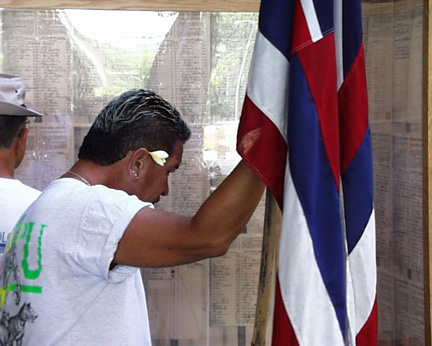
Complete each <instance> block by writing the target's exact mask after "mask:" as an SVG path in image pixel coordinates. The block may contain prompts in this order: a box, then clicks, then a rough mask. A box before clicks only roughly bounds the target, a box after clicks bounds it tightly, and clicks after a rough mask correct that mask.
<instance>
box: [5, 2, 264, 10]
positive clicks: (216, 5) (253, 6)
mask: <svg viewBox="0 0 432 346" xmlns="http://www.w3.org/2000/svg"><path fill="white" fill-rule="evenodd" d="M259 4H260V0H176V1H174V0H149V1H146V0H141V1H140V0H124V1H120V0H110V1H102V0H66V1H61V0H0V7H5V8H7V7H9V8H40V9H57V8H59V9H65V8H80V9H99V10H102V9H104V10H149V11H158V10H159V11H162V10H164V11H175V12H186V11H201V12H257V11H258V10H259Z"/></svg>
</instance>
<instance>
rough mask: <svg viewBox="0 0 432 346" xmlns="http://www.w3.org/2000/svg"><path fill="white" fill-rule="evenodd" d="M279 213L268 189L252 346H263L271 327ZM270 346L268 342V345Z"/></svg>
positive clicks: (279, 227)
mask: <svg viewBox="0 0 432 346" xmlns="http://www.w3.org/2000/svg"><path fill="white" fill-rule="evenodd" d="M281 219H282V217H281V211H280V208H279V206H278V204H277V202H276V200H275V198H274V196H273V194H272V193H271V192H270V190H269V189H267V192H266V206H265V219H264V232H263V240H262V253H261V269H260V281H259V284H258V297H257V306H256V310H255V324H254V331H253V336H252V346H265V345H266V340H267V338H268V334H269V332H271V327H272V323H269V322H272V317H273V305H272V304H273V301H274V300H273V299H272V298H273V297H274V288H275V280H276V268H277V258H278V250H279V236H280V229H281ZM268 344H270V342H269V343H268Z"/></svg>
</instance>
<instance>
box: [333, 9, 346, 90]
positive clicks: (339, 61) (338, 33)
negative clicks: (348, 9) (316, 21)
mask: <svg viewBox="0 0 432 346" xmlns="http://www.w3.org/2000/svg"><path fill="white" fill-rule="evenodd" d="M334 23H335V41H336V42H335V43H336V69H337V89H338V90H339V88H340V86H341V85H342V83H343V80H344V77H343V67H344V66H343V50H342V49H343V42H342V0H334Z"/></svg>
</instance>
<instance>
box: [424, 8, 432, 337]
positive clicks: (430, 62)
mask: <svg viewBox="0 0 432 346" xmlns="http://www.w3.org/2000/svg"><path fill="white" fill-rule="evenodd" d="M430 9H431V0H424V1H423V126H422V127H423V256H424V305H425V345H431V342H432V337H431V335H432V330H431V328H432V326H431V320H432V316H431V309H430V304H431V301H432V299H431V298H432V297H431V286H432V285H431V268H432V262H431V258H430V254H431V252H432V251H431V245H432V238H431V233H430V229H431V226H432V224H431V221H432V219H431V212H432V183H431V182H432V169H431V165H432V138H431V126H432V109H431V105H432V41H431V39H432V35H431V32H432V18H431V17H430Z"/></svg>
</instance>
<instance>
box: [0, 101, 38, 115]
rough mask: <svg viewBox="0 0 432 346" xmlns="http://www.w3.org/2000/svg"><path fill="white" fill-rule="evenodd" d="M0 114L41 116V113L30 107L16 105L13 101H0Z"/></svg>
mask: <svg viewBox="0 0 432 346" xmlns="http://www.w3.org/2000/svg"><path fill="white" fill-rule="evenodd" d="M0 115H10V116H23V117H41V116H42V114H41V113H38V112H36V111H34V110H32V109H29V108H26V107H21V106H17V105H15V104H13V103H9V102H4V101H0Z"/></svg>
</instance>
